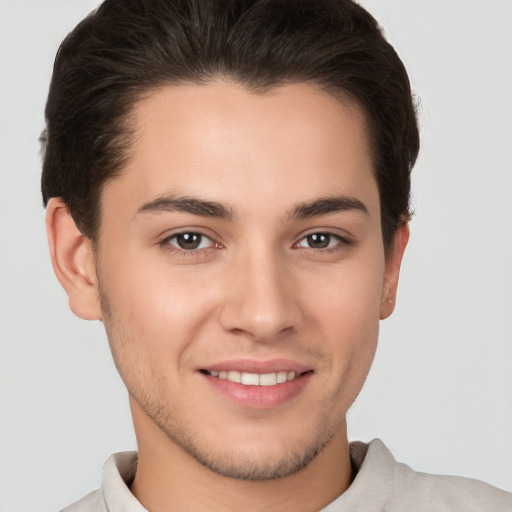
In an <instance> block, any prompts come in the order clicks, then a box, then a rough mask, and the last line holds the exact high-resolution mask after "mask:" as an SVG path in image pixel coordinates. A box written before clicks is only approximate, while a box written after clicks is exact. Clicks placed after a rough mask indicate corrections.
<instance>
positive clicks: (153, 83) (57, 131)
mask: <svg viewBox="0 0 512 512" xmlns="http://www.w3.org/2000/svg"><path fill="white" fill-rule="evenodd" d="M218 77H226V78H229V79H230V80H234V81H236V82H238V83H240V84H243V85H245V86H246V87H248V88H249V89H255V90H260V91H264V90H266V89H268V88H272V87H275V86H279V85H280V84H285V83H296V82H311V83H314V84H315V85H317V86H319V87H321V88H322V89H324V90H325V91H327V92H328V93H332V94H335V95H338V96H339V95H342V96H344V97H346V98H348V99H349V100H352V101H354V102H355V103H356V104H358V105H359V106H360V107H361V108H362V109H363V112H364V114H365V120H366V125H367V130H368V139H369V142H370V148H371V152H372V159H373V164H374V169H375V175H376V179H377V183H378V187H379V193H380V202H381V216H382V234H383V241H384V246H385V248H386V249H388V248H389V246H390V244H391V243H392V240H393V235H394V233H395V231H396V229H397V226H398V225H399V223H400V222H402V220H403V219H404V218H408V217H409V195H410V171H411V169H412V167H413V165H414V163H415V161H416V157H417V154H418V150H419V135H418V128H417V121H416V113H415V108H414V103H413V99H412V95H411V88H410V84H409V79H408V76H407V73H406V71H405V68H404V66H403V64H402V62H401V60H400V58H399V57H398V55H397V54H396V52H395V51H394V49H393V47H392V46H391V45H390V44H389V43H388V42H387V41H386V40H385V38H384V37H383V35H382V32H381V30H380V28H379V26H378V24H377V22H376V21H375V19H374V18H373V17H372V16H371V15H370V14H369V13H368V12H367V11H365V10H364V9H363V8H362V7H361V6H359V5H358V4H356V3H355V2H353V1H351V0H286V1H285V0H106V1H105V2H104V3H103V4H102V5H101V6H100V7H99V8H98V9H97V10H95V11H93V12H92V13H91V14H90V15H89V16H87V17H86V18H85V19H84V20H83V21H82V22H81V23H80V24H79V25H78V26H77V27H76V28H75V29H74V30H73V31H72V32H71V33H70V34H69V35H68V36H67V37H66V39H65V40H64V42H63V43H62V45H61V47H60V49H59V52H58V54H57V57H56V60H55V66H54V72H53V77H52V81H51V85H50V91H49V95H48V102H47V105H46V111H45V115H46V129H45V130H44V132H43V134H42V136H41V140H42V145H43V155H44V157H43V174H42V193H43V202H44V204H45V205H46V203H47V201H48V200H49V198H51V197H61V198H62V199H63V201H64V202H65V204H66V205H67V207H68V209H69V211H70V213H71V215H72V216H73V218H74V220H75V222H76V224H77V226H78V227H79V228H80V230H81V231H82V233H83V234H84V235H86V236H87V237H89V238H90V239H91V240H93V241H94V240H95V238H96V236H97V232H98V229H99V224H100V201H99V199H100V192H101V189H102V187H103V185H104V184H105V182H106V181H107V180H109V179H112V178H113V177H115V176H117V175H118V174H119V173H120V172H122V169H123V166H124V164H125V163H126V161H127V159H128V158H129V150H130V129H129V122H128V120H129V114H130V112H131V110H132V108H133V106H134V104H135V103H136V102H137V100H138V99H139V98H140V97H141V96H142V95H143V94H144V93H146V92H147V91H149V90H151V89H152V88H155V87H159V86H162V85H165V84H173V85H176V84H183V83H208V82H209V81H212V80H213V79H215V78H218Z"/></svg>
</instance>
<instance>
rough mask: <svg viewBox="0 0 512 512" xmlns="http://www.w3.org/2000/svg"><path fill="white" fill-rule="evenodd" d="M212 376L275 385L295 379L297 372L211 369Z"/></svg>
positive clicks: (240, 381) (242, 382)
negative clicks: (246, 371) (252, 371)
mask: <svg viewBox="0 0 512 512" xmlns="http://www.w3.org/2000/svg"><path fill="white" fill-rule="evenodd" d="M208 373H209V374H210V375H211V376H212V377H218V378H219V379H226V380H229V381H231V382H237V383H239V384H244V385H246V386H275V385H276V384H282V383H284V382H287V381H289V380H293V379H295V377H296V375H297V374H296V373H295V372H285V371H284V372H274V373H263V374H259V373H245V372H239V371H236V370H231V371H229V372H227V371H220V372H218V371H215V370H212V371H209V372H208Z"/></svg>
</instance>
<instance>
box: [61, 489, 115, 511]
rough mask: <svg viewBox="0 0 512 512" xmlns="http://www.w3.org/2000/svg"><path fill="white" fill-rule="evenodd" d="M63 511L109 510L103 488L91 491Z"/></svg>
mask: <svg viewBox="0 0 512 512" xmlns="http://www.w3.org/2000/svg"><path fill="white" fill-rule="evenodd" d="M61 512H108V509H107V506H106V504H105V499H104V497H103V492H102V491H101V489H98V490H97V491H94V492H91V494H88V495H87V496H85V497H84V498H82V499H81V500H80V501H77V502H76V503H73V504H72V505H70V506H69V507H66V508H65V509H63V510H62V511H61Z"/></svg>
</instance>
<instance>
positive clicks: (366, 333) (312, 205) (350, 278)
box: [96, 82, 396, 479]
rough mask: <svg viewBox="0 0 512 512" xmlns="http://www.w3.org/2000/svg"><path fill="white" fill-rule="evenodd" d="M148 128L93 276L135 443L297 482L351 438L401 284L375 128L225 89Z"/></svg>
mask: <svg viewBox="0 0 512 512" xmlns="http://www.w3.org/2000/svg"><path fill="white" fill-rule="evenodd" d="M134 128H135V142H134V146H133V152H132V157H131V160H130V162H129V164H128V165H127V167H126V169H125V170H124V172H123V173H122V175H121V176H120V177H118V178H116V179H114V180H113V181H111V182H110V183H109V184H107V185H106V186H105V188H104V190H103V193H102V219H101V229H100V234H99V239H98V246H97V253H96V256H97V261H96V269H97V274H98V279H99V288H100V295H101V309H102V311H101V315H102V318H103V321H104V324H105V327H106V329H107V333H108V337H109V341H110V344H111V347H112V352H113V355H114V359H115V362H116V365H117V367H118V369H119V371H120V373H121V376H122V378H123V380H124V382H125V383H126V386H127V388H128V390H129V392H130V395H131V399H132V401H133V407H134V416H136V421H135V424H136V429H137V427H138V426H139V429H143V427H144V425H151V426H153V427H154V426H157V427H158V431H159V432H163V433H165V435H166V437H165V438H166V440H167V441H170V442H171V443H172V444H174V445H177V446H179V447H181V448H183V449H184V450H185V451H186V452H187V453H188V454H190V455H192V456H193V457H195V458H196V459H197V460H199V461H200V462H201V463H203V464H204V465H206V466H207V467H209V468H211V469H213V470H214V471H216V472H218V473H220V474H223V475H227V476H231V477H235V478H248V479H267V478H274V477H277V476H284V475H287V474H291V473H293V472H294V471H297V470H298V469H300V468H301V467H303V466H304V465H306V464H307V463H308V462H309V461H310V460H312V459H313V458H314V457H315V455H316V454H317V453H318V452H319V451H321V450H322V449H323V448H324V447H325V446H326V444H327V442H328V441H329V440H330V439H331V438H333V436H334V437H335V436H336V435H337V433H339V432H340V431H341V430H342V429H344V418H345V413H346V411H347V409H348V408H349V406H350V405H351V403H352V402H353V400H354V399H355V397H356V395H357V393H358V392H359V390H360V388H361V386H362V384H363V381H364V379H365V377H366V375H367V372H368V370H369V368H370V364H371V361H372V359H373V355H374V352H375V348H376V342H377V335H378V321H379V317H383V316H386V315H387V313H386V311H387V310H386V307H387V306H384V305H383V304H387V302H388V300H387V299H388V295H389V294H390V293H391V292H392V288H393V284H392V281H393V279H394V274H393V272H394V270H393V269H394V268H395V267H396V265H393V264H392V263H391V264H390V263H389V262H388V261H387V260H386V258H385V256H384V250H383V244H382V235H381V228H380V226H381V224H380V205H379V194H378V189H377V185H376V181H375V178H374V175H373V170H372V164H371V161H370V157H369V153H368V147H367V143H366V139H365V133H364V127H363V119H362V116H361V114H360V113H359V111H358V109H357V108H355V107H354V106H352V105H350V104H349V103H346V104H343V103H341V102H340V101H337V100H335V99H334V98H333V97H331V96H330V95H328V94H327V93H325V92H321V91H319V90H316V89H314V88H312V87H310V86H308V85H305V84H300V85H290V86H283V87H279V88H277V89H275V90H273V91H270V92H266V93H264V94H255V93H252V92H249V91H247V90H246V89H244V88H243V87H241V86H238V85H235V84H232V83H228V82H214V83H211V84H209V85H185V86H180V87H167V88H162V89H159V90H157V91H155V92H154V93H153V94H152V95H151V96H149V97H147V98H145V99H143V100H141V102H140V103H139V104H138V105H137V106H136V109H135V111H134ZM390 283H391V284H390ZM390 290H391V292H390Z"/></svg>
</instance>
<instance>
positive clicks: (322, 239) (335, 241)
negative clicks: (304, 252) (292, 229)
mask: <svg viewBox="0 0 512 512" xmlns="http://www.w3.org/2000/svg"><path fill="white" fill-rule="evenodd" d="M342 242H343V240H342V239H341V237H339V236H338V235H334V234H332V233H311V234H309V235H307V236H305V237H304V238H303V239H302V240H301V241H300V242H299V243H298V244H297V247H306V248H308V249H330V248H331V247H335V246H336V245H340V244H342Z"/></svg>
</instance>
